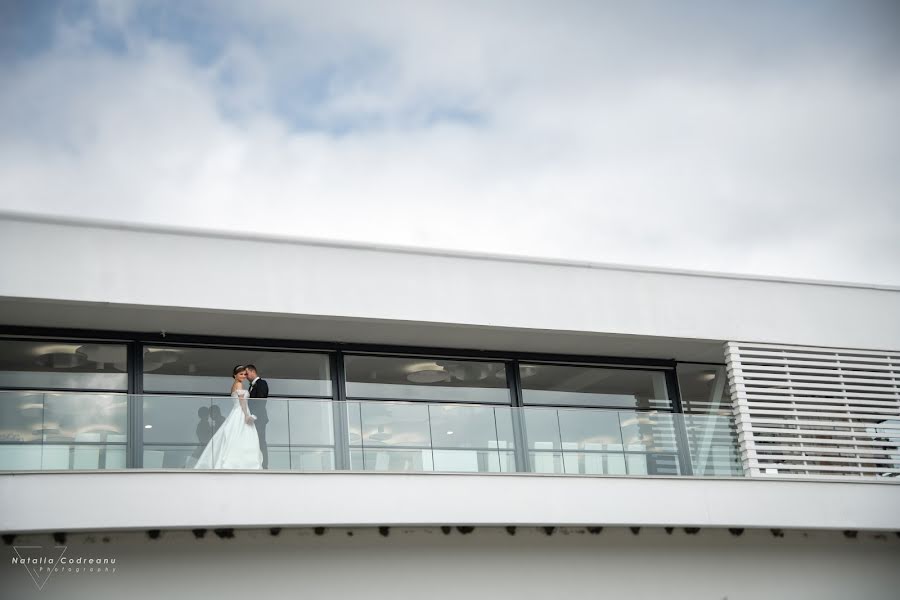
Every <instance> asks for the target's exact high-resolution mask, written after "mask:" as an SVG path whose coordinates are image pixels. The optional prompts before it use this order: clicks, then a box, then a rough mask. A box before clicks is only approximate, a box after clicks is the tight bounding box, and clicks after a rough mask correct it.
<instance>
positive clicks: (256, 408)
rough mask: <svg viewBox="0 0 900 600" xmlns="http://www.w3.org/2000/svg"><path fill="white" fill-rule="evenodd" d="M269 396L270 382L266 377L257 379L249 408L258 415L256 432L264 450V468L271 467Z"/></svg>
mask: <svg viewBox="0 0 900 600" xmlns="http://www.w3.org/2000/svg"><path fill="white" fill-rule="evenodd" d="M268 397H269V384H268V383H266V380H265V379H262V378H260V379H257V380H256V381H255V382H254V383H251V384H250V399H249V400H247V408H248V409H250V413H251V414H253V415H256V433H257V435H259V449H260V450H262V456H263V458H262V468H263V469H268V468H269V447H268V445H267V444H266V424H267V423H268V422H269V415H268V413H266V400H265V399H266V398H268Z"/></svg>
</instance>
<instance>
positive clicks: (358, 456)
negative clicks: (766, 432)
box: [0, 392, 743, 477]
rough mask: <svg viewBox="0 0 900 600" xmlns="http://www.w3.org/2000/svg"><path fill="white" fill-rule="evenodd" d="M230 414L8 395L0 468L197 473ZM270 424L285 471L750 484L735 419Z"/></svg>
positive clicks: (533, 414)
mask: <svg viewBox="0 0 900 600" xmlns="http://www.w3.org/2000/svg"><path fill="white" fill-rule="evenodd" d="M232 407H233V401H232V399H231V398H230V397H226V396H197V395H185V396H173V395H149V394H148V395H141V396H128V395H126V394H114V393H109V394H103V393H101V394H91V393H63V392H47V393H43V392H41V393H38V392H0V470H7V471H10V470H60V469H61V470H78V469H123V468H125V467H126V465H127V464H136V465H140V466H141V467H143V468H145V469H192V468H194V467H195V465H196V463H197V460H198V458H199V457H200V455H201V454H202V452H203V450H204V448H205V447H206V446H207V445H208V444H209V442H210V440H211V439H212V438H213V436H214V435H215V433H216V431H217V430H218V429H219V427H221V426H222V423H223V422H224V421H225V419H226V418H227V416H228V414H229V413H230V411H231V410H232ZM266 413H267V415H268V420H267V422H265V423H264V426H263V427H262V429H260V431H263V432H264V433H265V446H264V449H265V452H266V453H267V456H268V468H269V469H276V470H296V471H331V470H356V471H390V472H404V471H405V472H423V471H425V472H427V471H433V472H457V473H511V472H533V473H548V474H561V475H563V474H564V475H623V476H627V475H667V476H672V475H694V476H725V477H740V476H743V470H742V467H741V462H740V453H739V451H738V446H737V434H736V430H735V425H734V419H733V418H732V417H731V416H730V415H721V414H709V415H707V414H687V415H682V414H676V413H671V412H667V411H653V410H613V409H608V408H585V407H561V408H549V407H538V406H527V407H524V408H514V407H510V406H499V405H496V404H476V403H448V402H423V401H387V400H366V401H357V400H348V401H344V402H335V401H332V400H316V399H306V398H303V399H301V398H268V399H267V400H266ZM128 456H130V457H131V458H130V460H129V459H126V457H128Z"/></svg>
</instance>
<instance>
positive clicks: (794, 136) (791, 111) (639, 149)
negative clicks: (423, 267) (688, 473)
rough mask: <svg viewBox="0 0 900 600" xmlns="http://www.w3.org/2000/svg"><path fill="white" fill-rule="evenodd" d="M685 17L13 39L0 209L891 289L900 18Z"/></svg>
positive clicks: (427, 12) (395, 17) (199, 21)
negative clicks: (27, 42) (881, 285)
mask: <svg viewBox="0 0 900 600" xmlns="http://www.w3.org/2000/svg"><path fill="white" fill-rule="evenodd" d="M696 6H697V5H692V7H691V8H685V7H680V6H676V5H670V4H669V3H633V5H632V6H629V7H628V8H627V9H619V10H616V11H612V10H609V9H603V8H598V7H596V6H595V4H594V3H569V4H567V5H566V8H565V9H564V10H563V9H560V8H559V7H557V8H555V9H553V8H551V7H550V6H549V5H547V4H546V3H530V2H517V3H502V2H500V3H488V4H484V3H469V2H446V3H436V2H391V3H377V4H374V3H373V4H370V3H357V2H330V3H296V2H275V1H263V2H257V3H253V4H250V3H220V2H216V3H210V4H203V3H182V4H173V3H168V2H167V3H154V2H149V3H147V2H145V3H133V4H126V3H121V2H108V3H107V2H99V3H87V4H85V5H83V6H81V7H80V9H79V10H70V9H67V10H63V9H62V8H59V9H57V10H55V11H52V14H51V15H50V16H49V17H47V16H46V15H44V16H42V17H41V19H37V18H34V17H33V16H29V15H25V16H24V17H22V18H21V19H20V20H19V21H18V22H17V23H16V24H15V27H16V28H17V30H27V29H29V28H34V29H36V31H35V32H34V33H35V36H34V39H43V40H45V41H44V43H43V44H33V45H32V47H26V46H25V45H20V46H17V47H16V48H14V49H13V51H10V50H6V51H5V54H0V56H2V57H3V58H4V60H3V61H2V66H0V75H2V76H3V79H4V80H5V81H6V82H7V85H6V86H5V87H6V90H7V92H6V93H4V94H3V95H0V207H3V208H7V209H19V210H22V209H27V210H31V211H35V212H42V213H61V214H75V215H80V216H91V217H98V218H113V219H117V220H136V221H143V222H152V223H189V224H191V225H195V226H207V227H211V228H224V229H229V228H235V229H249V230H254V231H262V232H272V233H277V234H289V235H297V236H308V237H320V238H336V239H356V240H371V241H380V242H386V243H393V244H412V245H427V246H437V247H449V248H461V249H466V250H475V251H489V252H509V253H518V254H528V255H546V256H558V257H568V258H575V259H581V260H596V261H604V262H617V263H631V264H646V265H659V266H672V267H681V268H698V269H710V270H717V271H732V272H754V273H763V274H772V275H787V276H800V277H821V278H826V279H842V280H862V281H872V282H887V283H898V282H900V260H898V258H900V237H898V236H897V235H896V231H897V230H898V229H900V198H898V194H900V192H898V190H900V170H898V169H896V167H895V165H896V164H900V160H898V159H900V141H898V140H900V135H898V134H900V118H898V115H897V112H896V106H900V68H898V62H897V57H898V56H900V53H897V52H896V50H897V49H898V47H897V46H898V44H897V41H896V39H897V36H895V35H893V34H894V33H895V32H896V29H897V27H896V25H897V24H900V19H897V20H893V19H894V18H895V17H896V16H897V15H898V12H897V11H896V10H893V9H892V8H891V5H890V4H882V3H864V4H859V5H857V6H856V7H855V8H854V9H852V10H850V9H844V8H841V7H840V6H838V5H834V6H832V5H829V4H827V3H823V4H820V5H818V6H817V7H815V8H811V7H800V8H798V7H784V6H777V7H776V6H768V5H766V4H765V3H763V4H761V5H759V6H758V7H755V8H754V9H748V8H747V7H745V6H744V7H738V6H737V5H730V4H728V3H709V4H703V10H701V9H699V8H695V7H696ZM685 11H689V12H685ZM40 32H43V35H37V34H38V33H40Z"/></svg>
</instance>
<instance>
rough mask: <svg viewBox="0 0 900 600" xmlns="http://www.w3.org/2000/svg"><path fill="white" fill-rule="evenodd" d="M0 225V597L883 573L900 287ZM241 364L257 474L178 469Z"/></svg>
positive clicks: (188, 459) (892, 579)
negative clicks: (252, 402) (262, 457)
mask: <svg viewBox="0 0 900 600" xmlns="http://www.w3.org/2000/svg"><path fill="white" fill-rule="evenodd" d="M0 249H2V255H3V256H4V257H5V260H4V261H3V264H2V266H0V503H2V504H0V509H2V510H0V529H2V531H3V533H4V536H3V540H4V544H3V548H4V552H5V554H6V556H5V557H4V560H6V562H7V564H5V565H4V566H3V568H2V569H0V578H2V586H3V588H4V590H7V592H8V593H9V594H10V595H7V594H6V593H4V597H16V598H26V597H65V598H81V597H84V598H87V597H91V598H96V597H114V596H115V597H119V596H123V595H129V596H140V595H145V596H154V597H179V598H180V597H192V598H197V597H207V596H209V597H217V596H221V597H235V596H245V597H246V596H248V595H249V594H253V595H256V596H263V595H265V596H272V597H282V596H286V595H288V594H290V595H291V596H292V597H297V598H336V597H337V598H341V597H348V598H350V597H354V598H355V597H365V598H368V599H372V600H380V599H382V598H384V599H388V598H392V599H393V598H412V597H419V596H423V597H428V598H438V599H439V598H487V597H491V598H498V597H516V598H541V599H546V598H551V597H553V598H555V597H573V598H575V597H578V598H585V597H591V598H593V597H615V598H658V597H665V598H692V599H693V598H763V597H764V598H850V597H853V598H897V597H898V595H900V579H898V575H897V573H898V570H897V567H898V565H900V485H898V482H900V480H898V476H900V288H892V287H886V286H877V285H859V284H851V283H836V282H821V281H798V280H789V279H778V278H762V277H749V276H740V275H729V274H716V273H700V272H690V271H676V270H660V269H649V268H637V267H628V266H617V265H601V264H588V263H575V262H562V261H555V260H543V259H531V258H520V257H510V256H489V255H479V254H465V253H459V252H446V251H437V250H435V251H430V250H419V249H410V248H395V247H382V246H374V245H366V244H349V243H332V242H322V241H310V240H294V239H280V238H275V237H262V236H253V235H246V236H236V235H234V234H232V233H227V234H225V233H216V232H209V231H201V230H192V229H187V228H180V229H179V228H154V227H144V226H133V225H124V224H114V223H100V222H87V221H78V220H61V219H49V218H37V217H29V216H23V215H13V214H6V215H3V216H2V217H0ZM246 363H254V364H255V365H257V366H258V368H259V370H260V373H261V375H262V376H263V377H264V378H265V379H266V380H267V381H268V382H269V387H270V391H271V394H270V398H269V399H268V401H267V413H268V423H267V424H266V427H265V433H266V435H265V438H266V459H267V468H266V469H264V470H258V471H225V470H211V471H204V470H197V469H194V468H193V466H194V464H195V463H196V461H197V458H198V456H199V455H200V452H201V451H202V450H203V448H204V446H205V445H206V442H207V441H208V440H209V439H210V437H211V435H212V434H213V432H214V431H215V430H216V428H217V426H219V425H220V424H221V422H222V420H224V418H225V416H226V415H227V413H228V411H229V410H230V408H231V400H230V399H229V398H228V397H227V396H228V390H229V386H230V383H231V378H230V374H231V369H232V367H233V366H234V365H236V364H246ZM28 556H32V557H39V556H40V557H43V558H45V559H46V558H47V557H50V559H52V560H53V561H55V562H50V563H48V562H46V560H44V561H39V560H35V561H32V562H30V563H29V562H27V561H25V560H24V559H25V558H27V557H28ZM73 557H77V558H81V559H83V560H82V562H72V559H73ZM67 559H68V560H67ZM91 559H95V560H98V561H100V562H98V563H88V562H86V561H88V560H91ZM111 559H115V560H114V562H113V563H111V562H110V560H111ZM104 561H105V562H104ZM54 564H55V565H56V568H57V570H55V571H54V570H52V569H49V568H47V569H43V570H42V569H39V568H38V567H40V566H47V565H54ZM94 564H96V565H97V567H96V568H97V571H96V572H94V571H93V570H88V569H93V566H92V565H94ZM36 565H37V566H36ZM89 565H90V566H89ZM110 569H112V570H110Z"/></svg>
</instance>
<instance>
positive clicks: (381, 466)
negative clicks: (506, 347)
mask: <svg viewBox="0 0 900 600" xmlns="http://www.w3.org/2000/svg"><path fill="white" fill-rule="evenodd" d="M512 410H513V409H512V408H510V407H500V406H497V407H494V406H469V405H459V404H419V403H414V402H413V403H400V402H382V401H371V402H356V401H349V402H347V423H348V433H349V435H350V466H351V469H357V470H369V471H446V472H466V473H484V472H508V471H514V470H515V453H514V450H515V444H514V441H513V440H514V438H513V425H512Z"/></svg>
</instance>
